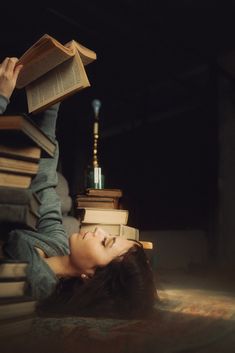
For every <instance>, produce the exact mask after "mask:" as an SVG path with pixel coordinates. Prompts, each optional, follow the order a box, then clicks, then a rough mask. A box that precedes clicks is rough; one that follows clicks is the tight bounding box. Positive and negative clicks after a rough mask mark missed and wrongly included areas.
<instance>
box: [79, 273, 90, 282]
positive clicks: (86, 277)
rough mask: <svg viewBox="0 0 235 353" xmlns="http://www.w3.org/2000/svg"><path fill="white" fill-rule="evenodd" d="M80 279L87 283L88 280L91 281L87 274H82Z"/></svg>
mask: <svg viewBox="0 0 235 353" xmlns="http://www.w3.org/2000/svg"><path fill="white" fill-rule="evenodd" d="M80 277H81V279H82V280H83V281H87V280H88V279H90V277H89V276H87V275H86V274H85V273H82V274H81V276H80Z"/></svg>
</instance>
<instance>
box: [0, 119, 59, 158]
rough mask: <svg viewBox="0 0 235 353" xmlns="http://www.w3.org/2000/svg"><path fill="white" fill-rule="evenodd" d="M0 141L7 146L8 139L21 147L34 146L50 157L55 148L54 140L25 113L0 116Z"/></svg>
mask: <svg viewBox="0 0 235 353" xmlns="http://www.w3.org/2000/svg"><path fill="white" fill-rule="evenodd" d="M0 141H1V143H3V144H4V145H7V146H8V145H9V141H13V142H14V143H15V144H17V145H18V146H19V147H20V146H21V147H22V148H23V147H26V146H28V147H32V146H36V147H39V148H41V149H42V152H43V153H46V154H48V155H49V156H52V157H53V155H54V152H55V148H56V144H55V142H54V141H53V140H52V139H50V138H49V137H48V136H47V135H46V134H45V132H44V131H43V130H42V129H41V128H40V127H39V126H38V125H37V124H36V123H35V122H34V121H33V120H32V119H30V118H29V117H27V116H26V115H2V116H0Z"/></svg>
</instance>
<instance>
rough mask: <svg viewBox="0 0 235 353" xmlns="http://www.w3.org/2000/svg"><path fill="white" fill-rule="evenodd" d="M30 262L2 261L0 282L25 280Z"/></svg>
mask: <svg viewBox="0 0 235 353" xmlns="http://www.w3.org/2000/svg"><path fill="white" fill-rule="evenodd" d="M27 266H28V262H27V261H20V260H12V259H7V258H5V259H0V281H1V280H3V279H11V278H13V279H25V278H26V270H27Z"/></svg>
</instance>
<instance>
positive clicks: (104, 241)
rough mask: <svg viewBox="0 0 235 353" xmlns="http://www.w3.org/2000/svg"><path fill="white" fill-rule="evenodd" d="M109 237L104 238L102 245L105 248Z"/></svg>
mask: <svg viewBox="0 0 235 353" xmlns="http://www.w3.org/2000/svg"><path fill="white" fill-rule="evenodd" d="M106 240H107V237H104V239H103V240H102V242H101V244H102V245H103V246H104V247H105V245H106V244H105V243H106Z"/></svg>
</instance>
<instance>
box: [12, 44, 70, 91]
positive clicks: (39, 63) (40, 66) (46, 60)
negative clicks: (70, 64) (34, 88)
mask: <svg viewBox="0 0 235 353" xmlns="http://www.w3.org/2000/svg"><path fill="white" fill-rule="evenodd" d="M72 55H74V53H73V54H69V53H66V52H64V51H62V50H61V49H60V48H58V47H54V48H50V49H49V50H47V51H44V52H41V53H40V54H39V55H38V56H36V57H35V58H34V59H33V60H31V61H29V62H27V63H26V64H25V65H24V66H23V68H22V70H21V72H20V74H19V76H18V79H17V83H16V87H17V88H23V87H25V86H27V85H28V84H29V83H31V82H33V81H34V80H36V79H37V78H39V77H40V76H42V75H44V74H45V73H47V72H48V71H50V70H51V69H53V68H54V67H56V66H57V65H59V64H61V63H62V62H64V61H66V60H68V59H69V58H71V56H72Z"/></svg>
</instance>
